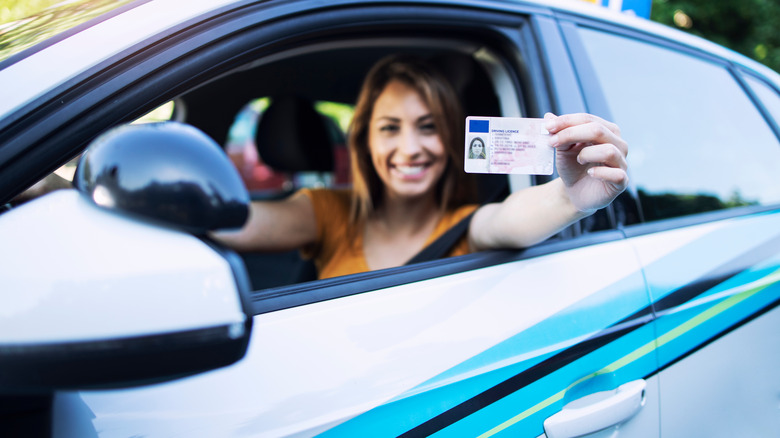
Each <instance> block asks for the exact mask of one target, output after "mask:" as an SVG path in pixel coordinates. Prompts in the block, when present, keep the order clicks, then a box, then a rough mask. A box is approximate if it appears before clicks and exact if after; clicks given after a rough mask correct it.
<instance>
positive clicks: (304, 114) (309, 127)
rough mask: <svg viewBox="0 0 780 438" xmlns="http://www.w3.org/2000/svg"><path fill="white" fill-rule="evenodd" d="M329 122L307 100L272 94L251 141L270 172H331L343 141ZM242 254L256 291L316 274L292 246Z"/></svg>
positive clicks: (312, 266)
mask: <svg viewBox="0 0 780 438" xmlns="http://www.w3.org/2000/svg"><path fill="white" fill-rule="evenodd" d="M329 123H330V119H328V118H327V117H325V116H323V115H322V114H320V113H318V112H317V111H316V110H315V109H314V104H313V103H312V102H311V101H309V100H307V99H304V98H302V97H298V96H276V97H272V98H271V103H270V105H269V106H268V108H267V109H266V110H265V111H264V112H263V114H262V115H261V116H260V120H259V122H258V124H257V131H256V134H255V145H256V146H257V151H258V154H259V156H260V157H261V158H262V160H263V162H264V163H266V164H267V165H268V166H270V167H271V168H273V169H274V170H275V171H281V172H291V173H302V172H306V173H308V172H319V173H323V174H324V173H331V172H334V170H335V160H334V150H335V148H336V146H337V145H342V146H343V144H344V143H345V140H344V136H343V134H342V133H341V132H340V131H339V130H338V128H336V129H333V127H332V126H329ZM314 181H316V178H315V179H314ZM303 185H306V184H297V185H296V187H294V188H292V189H291V190H289V191H288V193H286V194H287V195H289V194H291V193H292V192H293V191H295V190H297V189H298V188H300V187H301V186H303ZM242 257H243V259H244V263H245V264H246V266H247V271H248V272H249V277H250V281H251V282H252V287H253V289H255V290H257V289H264V288H268V287H274V286H281V285H285V284H293V283H299V282H302V281H309V280H314V279H316V278H317V272H316V268H315V267H314V264H313V263H312V262H311V261H309V260H303V259H302V258H301V257H300V253H299V252H298V251H297V250H294V251H288V252H284V253H274V254H269V253H260V252H256V253H244V254H242Z"/></svg>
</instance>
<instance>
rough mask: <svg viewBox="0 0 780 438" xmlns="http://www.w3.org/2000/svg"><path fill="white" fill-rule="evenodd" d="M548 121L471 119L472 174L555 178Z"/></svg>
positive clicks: (468, 156)
mask: <svg viewBox="0 0 780 438" xmlns="http://www.w3.org/2000/svg"><path fill="white" fill-rule="evenodd" d="M544 125H545V122H544V119H524V118H519V117H467V118H466V148H465V153H466V156H465V160H464V161H465V164H464V168H465V170H466V172H468V173H521V174H533V175H552V173H553V166H554V163H555V150H554V149H553V148H552V147H550V145H549V138H550V133H549V132H547V130H546V129H545V128H544Z"/></svg>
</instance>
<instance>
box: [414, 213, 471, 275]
mask: <svg viewBox="0 0 780 438" xmlns="http://www.w3.org/2000/svg"><path fill="white" fill-rule="evenodd" d="M472 216H474V213H473V212H472V213H471V214H469V215H468V216H466V217H464V218H463V219H461V220H460V222H458V223H457V224H455V225H454V226H452V227H451V228H450V229H449V230H447V231H446V232H445V233H444V234H442V235H441V236H439V238H438V239H436V240H434V241H433V242H431V243H430V244H429V245H428V246H426V247H425V248H423V249H422V250H421V251H420V252H418V253H417V255H415V256H414V257H412V258H411V259H409V261H408V262H406V264H407V265H411V264H414V263H421V262H427V261H430V260H436V259H440V258H442V257H444V256H446V255H447V254H448V253H449V252H450V250H451V249H452V248H453V247H454V246H455V244H456V243H458V240H460V238H461V237H463V236H465V235H466V232H467V231H468V229H469V224H470V223H471V218H472Z"/></svg>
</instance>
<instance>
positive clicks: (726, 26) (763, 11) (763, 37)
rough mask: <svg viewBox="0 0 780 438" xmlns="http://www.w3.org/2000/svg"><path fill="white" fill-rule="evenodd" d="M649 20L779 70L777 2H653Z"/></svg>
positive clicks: (778, 14) (779, 49)
mask: <svg viewBox="0 0 780 438" xmlns="http://www.w3.org/2000/svg"><path fill="white" fill-rule="evenodd" d="M650 18H651V19H652V20H653V21H657V22H660V23H663V24H666V25H669V26H672V27H676V28H678V29H681V30H684V31H686V32H689V33H692V34H694V35H698V36H700V37H703V38H706V39H708V40H710V41H713V42H715V43H718V44H721V45H723V46H725V47H728V48H730V49H732V50H734V51H736V52H739V53H742V54H743V55H746V56H748V57H750V58H753V59H755V60H757V61H759V62H761V63H763V64H765V65H767V66H769V67H770V68H772V69H773V70H775V71H780V33H778V32H777V31H776V29H775V28H774V26H775V24H776V23H778V22H780V2H778V1H777V0H741V1H735V0H653V7H652V10H651V14H650Z"/></svg>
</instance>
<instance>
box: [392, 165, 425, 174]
mask: <svg viewBox="0 0 780 438" xmlns="http://www.w3.org/2000/svg"><path fill="white" fill-rule="evenodd" d="M395 168H396V169H397V170H398V171H399V172H401V173H403V174H404V175H416V174H418V173H421V172H422V171H423V170H424V169H425V166H395Z"/></svg>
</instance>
